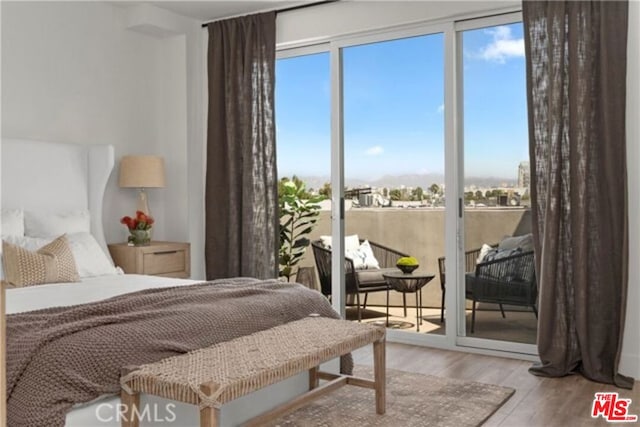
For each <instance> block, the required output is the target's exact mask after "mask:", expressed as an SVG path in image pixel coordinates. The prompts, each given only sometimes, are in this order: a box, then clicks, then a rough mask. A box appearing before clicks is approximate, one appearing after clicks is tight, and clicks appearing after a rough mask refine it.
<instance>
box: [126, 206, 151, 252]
mask: <svg viewBox="0 0 640 427" xmlns="http://www.w3.org/2000/svg"><path fill="white" fill-rule="evenodd" d="M120 223H121V224H124V225H126V226H127V228H128V229H129V238H128V239H127V242H128V243H129V244H130V245H133V246H149V245H150V244H151V226H153V223H154V220H153V217H151V216H150V215H146V214H145V213H144V212H142V211H136V215H135V216H134V217H133V218H132V217H130V216H124V217H122V219H120Z"/></svg>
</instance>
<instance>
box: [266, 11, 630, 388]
mask: <svg viewBox="0 0 640 427" xmlns="http://www.w3.org/2000/svg"><path fill="white" fill-rule="evenodd" d="M520 5H521V3H520V2H519V1H498V2H484V1H472V2H458V1H449V2H444V1H430V2H400V1H397V2H357V1H352V2H340V3H332V4H326V5H321V6H317V7H313V8H308V9H299V10H296V11H291V12H286V13H282V14H279V15H278V21H277V36H276V39H277V43H278V46H279V48H281V49H286V48H289V47H298V46H303V45H307V44H313V43H320V42H323V41H327V40H329V39H330V38H333V37H340V36H345V35H350V34H354V33H358V32H362V31H369V30H376V29H384V28H389V27H392V26H397V25H403V24H409V23H414V22H421V21H437V20H441V19H444V18H450V17H456V19H464V18H468V17H473V16H474V15H476V14H483V15H489V14H492V13H496V12H500V11H507V10H515V9H519V8H520ZM639 9H640V2H638V1H635V0H634V1H631V2H630V3H629V12H630V13H629V49H628V52H629V54H628V59H629V64H628V70H627V75H628V92H627V94H628V97H627V149H628V170H629V172H628V174H629V175H628V181H629V230H630V234H629V237H630V248H629V249H630V251H629V292H628V304H627V305H628V308H627V321H626V325H625V337H624V344H623V348H622V357H621V365H620V370H621V372H622V373H624V374H626V375H631V376H633V377H635V378H637V379H640V307H639V306H640V263H639V262H638V260H639V259H640V171H639V165H640V129H639V126H638V117H640V107H639V105H638V104H639V102H638V101H639V100H640V88H639V86H638V79H637V76H638V75H640V66H639V61H640V43H639V38H640V30H639V27H638V25H637V23H638V22H640V11H639Z"/></svg>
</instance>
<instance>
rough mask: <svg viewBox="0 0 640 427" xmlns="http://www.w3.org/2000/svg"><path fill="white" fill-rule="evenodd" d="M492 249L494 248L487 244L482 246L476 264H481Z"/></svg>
mask: <svg viewBox="0 0 640 427" xmlns="http://www.w3.org/2000/svg"><path fill="white" fill-rule="evenodd" d="M491 249H493V248H492V247H491V246H489V245H487V244H486V243H485V244H484V245H482V248H480V254H479V255H478V259H477V260H476V264H480V263H481V262H482V260H484V258H485V257H486V256H487V254H488V253H489V251H491Z"/></svg>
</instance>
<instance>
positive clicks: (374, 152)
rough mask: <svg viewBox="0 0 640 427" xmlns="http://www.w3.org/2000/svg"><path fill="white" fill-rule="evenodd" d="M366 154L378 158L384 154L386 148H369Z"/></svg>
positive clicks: (375, 146)
mask: <svg viewBox="0 0 640 427" xmlns="http://www.w3.org/2000/svg"><path fill="white" fill-rule="evenodd" d="M365 153H366V155H367V156H378V155H380V154H382V153H384V148H382V147H381V146H380V145H374V146H373V147H371V148H367V150H366V151H365Z"/></svg>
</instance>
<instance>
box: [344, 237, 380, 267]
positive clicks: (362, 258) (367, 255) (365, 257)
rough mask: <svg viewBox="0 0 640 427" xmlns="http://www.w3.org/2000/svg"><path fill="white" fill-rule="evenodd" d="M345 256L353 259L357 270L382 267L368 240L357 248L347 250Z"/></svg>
mask: <svg viewBox="0 0 640 427" xmlns="http://www.w3.org/2000/svg"><path fill="white" fill-rule="evenodd" d="M345 256H346V257H347V258H351V259H352V260H353V268H355V269H356V270H368V269H380V263H379V262H378V260H377V259H376V257H375V256H374V255H373V250H372V249H371V245H370V244H369V241H368V240H365V241H364V242H362V244H361V245H360V246H359V247H358V248H357V249H356V250H345Z"/></svg>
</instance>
